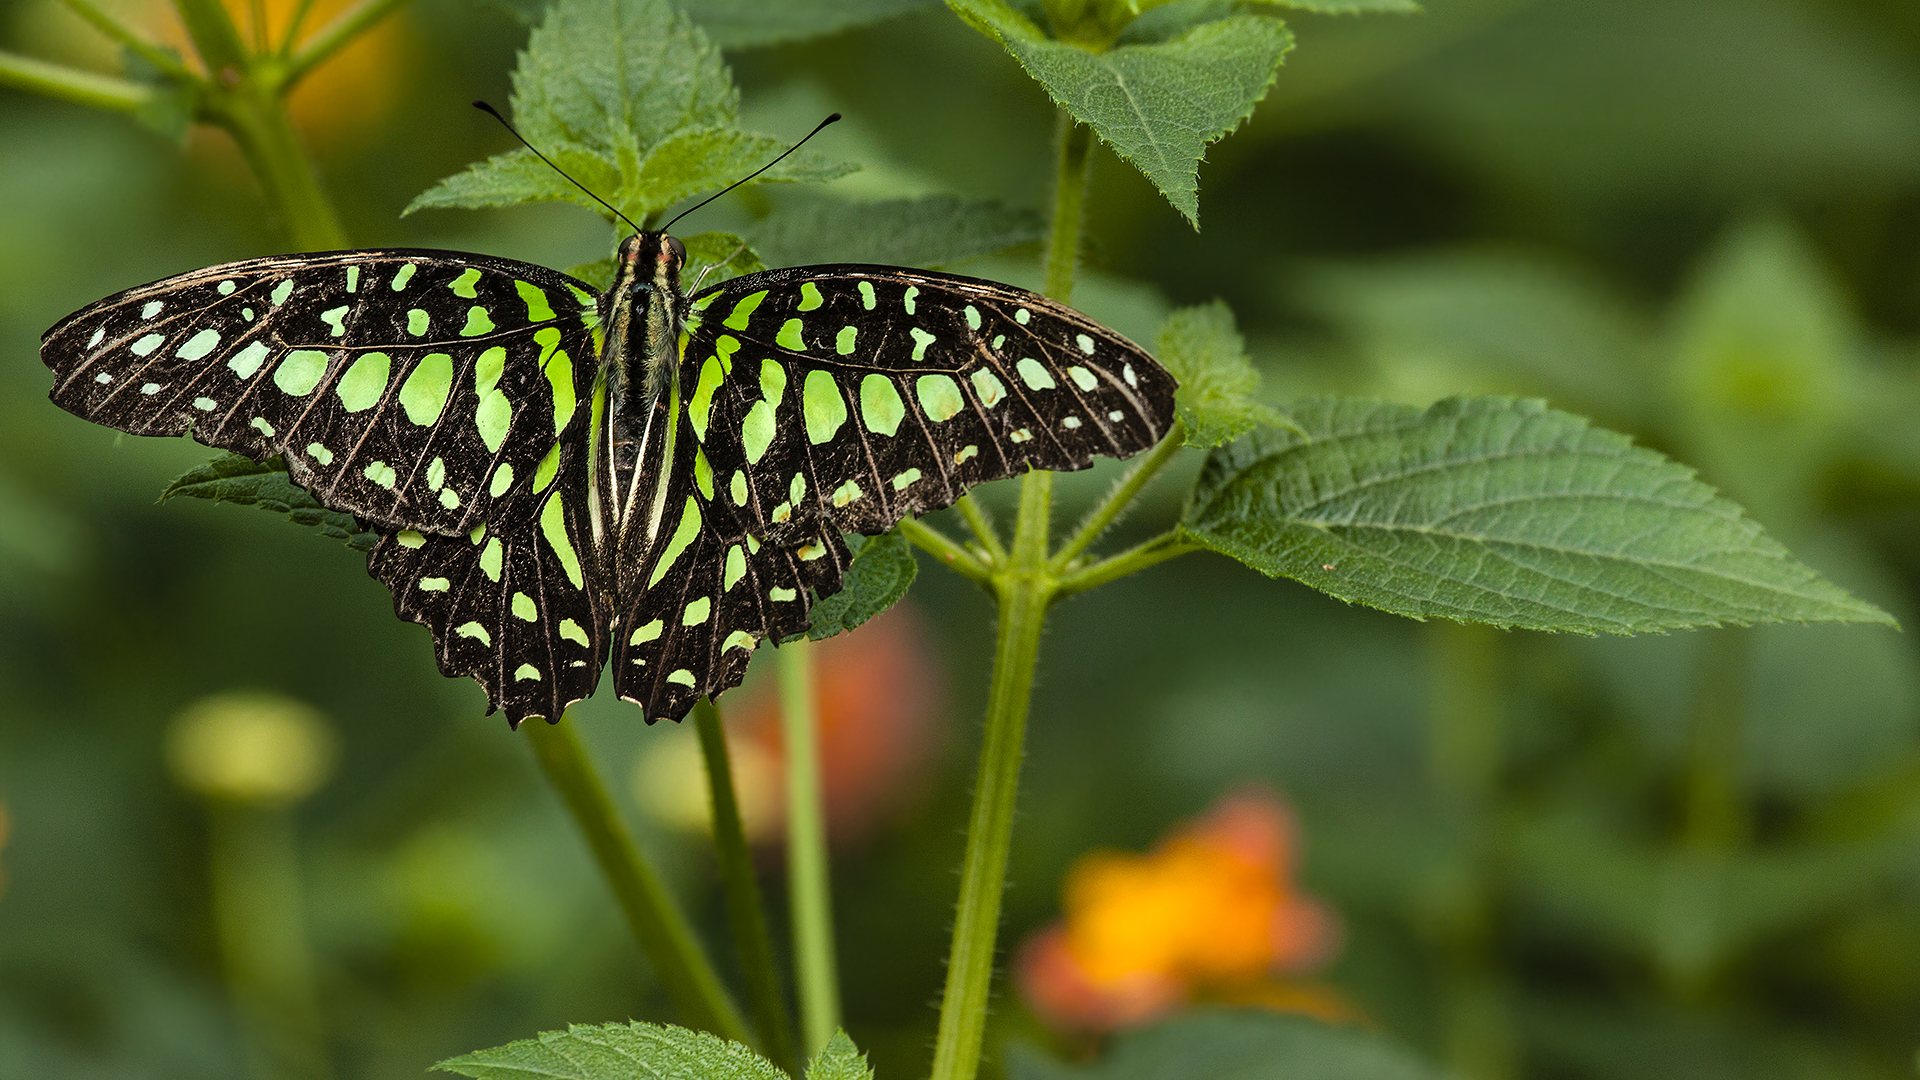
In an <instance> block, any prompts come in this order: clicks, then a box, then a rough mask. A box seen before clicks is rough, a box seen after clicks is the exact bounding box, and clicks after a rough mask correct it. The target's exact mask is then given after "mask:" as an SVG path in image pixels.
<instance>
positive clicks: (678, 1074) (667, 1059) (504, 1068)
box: [434, 1021, 791, 1080]
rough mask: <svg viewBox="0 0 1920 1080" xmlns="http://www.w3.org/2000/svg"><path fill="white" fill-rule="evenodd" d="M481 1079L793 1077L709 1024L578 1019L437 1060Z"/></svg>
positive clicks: (746, 1079) (739, 1079)
mask: <svg viewBox="0 0 1920 1080" xmlns="http://www.w3.org/2000/svg"><path fill="white" fill-rule="evenodd" d="M434 1068H436V1069H439V1070H441V1071H443V1072H450V1073H458V1074H459V1075H461V1076H470V1077H474V1078H475V1080H633V1078H634V1077H637V1076H645V1077H655V1078H658V1080H791V1078H790V1077H788V1076H787V1074H786V1073H784V1072H782V1071H780V1069H779V1067H778V1066H776V1065H774V1063H773V1062H771V1061H768V1060H767V1059H766V1058H763V1057H761V1056H760V1055H758V1054H756V1053H754V1052H753V1051H752V1050H751V1049H748V1048H747V1047H745V1046H742V1045H741V1044H739V1043H736V1042H729V1041H727V1040H726V1039H722V1038H719V1037H718V1036H715V1035H709V1034H707V1033H706V1032H704V1031H691V1030H688V1029H687V1028H680V1027H669V1026H666V1025H661V1024H643V1023H640V1022H638V1021H630V1022H628V1023H625V1024H620V1023H612V1024H575V1025H572V1026H570V1027H568V1028H567V1030H565V1031H545V1032H541V1033H540V1034H539V1035H537V1036H535V1037H533V1038H531V1039H522V1040H520V1041H519V1042H511V1043H508V1044H506V1045H505V1046H496V1047H494V1048H492V1049H490V1050H476V1051H474V1052H473V1053H471V1054H462V1055H461V1056H459V1057H457V1058H449V1059H447V1060H446V1061H442V1062H440V1063H439V1064H437V1065H435V1066H434Z"/></svg>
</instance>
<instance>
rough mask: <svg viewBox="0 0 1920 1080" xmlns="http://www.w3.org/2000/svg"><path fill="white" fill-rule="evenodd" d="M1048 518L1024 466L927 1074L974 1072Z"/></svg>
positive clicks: (1082, 179) (1064, 267)
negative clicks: (958, 884) (949, 941)
mask: <svg viewBox="0 0 1920 1080" xmlns="http://www.w3.org/2000/svg"><path fill="white" fill-rule="evenodd" d="M1059 117H1060V119H1059V127H1058V132H1059V139H1058V143H1057V149H1058V152H1059V156H1058V158H1057V162H1056V173H1055V181H1054V199H1053V223H1052V232H1051V234H1050V236H1049V238H1048V242H1047V278H1046V281H1047V284H1046V289H1047V295H1048V296H1051V297H1053V298H1054V299H1055V300H1058V301H1060V302H1061V303H1066V302H1067V301H1068V299H1069V298H1070V297H1072V295H1073V277H1074V273H1075V271H1076V270H1077V269H1078V267H1079V253H1080V228H1081V224H1082V221H1083V219H1084V216H1085V206H1086V188H1087V174H1088V169H1089V165H1090V163H1091V161H1092V157H1091V154H1092V150H1093V133H1092V132H1091V131H1090V130H1088V129H1087V128H1086V127H1085V126H1084V125H1081V124H1077V123H1075V122H1074V120H1073V118H1072V117H1071V116H1069V115H1068V114H1067V112H1066V110H1065V109H1062V110H1060V113H1059ZM1052 514H1053V474H1052V473H1050V472H1030V473H1028V474H1027V475H1026V476H1024V477H1022V478H1021V481H1020V509H1019V512H1018V515H1017V516H1016V517H1015V519H1014V525H1013V543H1012V544H1011V545H1010V546H1009V547H1008V549H1007V553H1006V557H1005V558H1004V559H996V560H995V562H996V563H997V564H998V565H997V566H996V572H995V573H994V575H993V579H992V587H993V593H994V600H995V603H996V605H997V606H998V608H999V627H998V631H997V636H996V639H995V644H994V658H993V678H992V681H991V682H990V683H989V685H988V687H987V716H986V731H985V735H984V738H983V739H982V741H981V745H980V766H979V770H978V772H977V773H976V774H975V779H974V785H973V809H972V810H971V812H970V813H969V816H968V820H967V850H966V855H965V857H964V859H963V860H962V862H961V867H960V898H959V901H958V902H957V904H956V905H955V911H954V920H953V945H952V949H951V951H950V952H949V953H948V955H947V981H946V988H945V992H944V993H943V994H942V995H941V998H940V1027H939V1030H938V1032H937V1033H936V1034H935V1036H934V1046H933V1074H932V1080H973V1077H974V1074H975V1073H977V1072H978V1071H979V1068H980V1047H981V1043H982V1042H983V1041H984V1040H985V1038H986V1032H987V1005H988V1003H989V1001H990V999H991V996H992V992H993V958H994V953H995V950H996V946H997V943H998V939H999V936H1000V898H1001V893H1002V892H1004V891H1005V888H1006V882H1007V853H1008V851H1009V850H1010V849H1011V847H1012V844H1013V815H1014V810H1015V809H1016V808H1017V807H1018V805H1019V795H1020V759H1021V757H1022V755H1023V754H1024V753H1025V744H1026V730H1027V710H1028V708H1029V706H1030V705H1031V703H1032V697H1033V672H1034V666H1035V665H1036V664H1037V663H1039V660H1040V632H1041V629H1042V627H1044V626H1045V624H1046V616H1047V608H1048V607H1050V606H1051V605H1052V604H1053V601H1054V599H1055V597H1057V596H1058V595H1059V593H1058V582H1057V581H1056V580H1055V579H1054V576H1053V573H1052V570H1051V562H1050V560H1049V559H1048V557H1047V540H1048V533H1049V531H1050V528H1051V521H1052Z"/></svg>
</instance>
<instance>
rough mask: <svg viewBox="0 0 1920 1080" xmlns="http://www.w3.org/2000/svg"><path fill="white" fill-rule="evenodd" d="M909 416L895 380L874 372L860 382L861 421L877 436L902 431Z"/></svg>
mask: <svg viewBox="0 0 1920 1080" xmlns="http://www.w3.org/2000/svg"><path fill="white" fill-rule="evenodd" d="M906 415H907V406H906V403H905V402H903V401H901V400H900V389H899V388H898V387H896V386H894V385H893V380H892V379H890V378H888V377H887V376H885V375H882V374H880V373H879V372H877V371H876V372H874V373H872V374H870V375H868V376H867V377H866V378H864V379H862V380H860V419H861V420H862V421H863V422H864V423H865V424H866V425H867V430H868V431H871V432H873V433H874V434H876V435H892V434H893V433H894V432H896V431H898V430H900V421H901V420H903V419H905V418H906Z"/></svg>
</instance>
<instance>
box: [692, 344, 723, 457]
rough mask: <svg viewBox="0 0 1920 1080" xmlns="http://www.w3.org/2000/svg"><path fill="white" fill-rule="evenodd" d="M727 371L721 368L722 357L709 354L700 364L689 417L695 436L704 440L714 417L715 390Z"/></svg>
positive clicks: (718, 387)
mask: <svg viewBox="0 0 1920 1080" xmlns="http://www.w3.org/2000/svg"><path fill="white" fill-rule="evenodd" d="M725 377H726V373H725V372H723V371H721V370H720V358H719V357H717V356H709V357H707V359H706V362H705V363H703V364H701V365H700V382H699V384H698V385H696V386H695V387H694V388H693V396H692V397H691V398H689V399H687V419H688V420H689V421H691V422H692V424H693V436H694V438H696V439H699V440H700V441H702V442H705V441H706V438H707V422H708V421H709V420H711V419H712V417H713V395H714V391H716V390H719V389H720V380H721V379H723V378H725Z"/></svg>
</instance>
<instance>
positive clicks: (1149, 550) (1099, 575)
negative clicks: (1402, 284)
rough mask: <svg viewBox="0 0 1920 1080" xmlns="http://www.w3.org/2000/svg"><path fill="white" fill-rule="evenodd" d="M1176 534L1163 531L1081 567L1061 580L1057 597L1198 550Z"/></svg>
mask: <svg viewBox="0 0 1920 1080" xmlns="http://www.w3.org/2000/svg"><path fill="white" fill-rule="evenodd" d="M1177 536H1178V534H1177V533H1172V532H1164V533H1161V534H1160V535H1159V536H1156V537H1154V538H1153V539H1151V540H1148V541H1146V542H1145V543H1143V544H1139V545H1136V546H1134V547H1131V548H1128V549H1127V550H1125V551H1123V552H1121V553H1120V554H1118V555H1114V556H1112V557H1110V558H1106V559H1101V560H1100V561H1099V562H1096V563H1093V564H1091V565H1089V566H1083V567H1081V568H1079V569H1077V570H1075V571H1073V572H1072V573H1069V574H1067V575H1065V576H1063V577H1062V578H1060V582H1059V586H1058V590H1059V593H1060V595H1062V596H1067V595H1070V594H1072V593H1078V592H1086V591H1087V590H1088V589H1091V588H1094V587H1096V586H1099V585H1105V584H1106V583H1107V582H1109V581H1116V580H1118V579H1120V578H1123V577H1126V576H1127V575H1128V574H1137V573H1139V572H1140V571H1142V570H1145V569H1146V568H1147V567H1149V566H1155V565H1157V564H1159V563H1163V562H1166V561H1167V560H1168V559H1172V558H1177V557H1179V556H1181V555H1185V554H1186V553H1187V552H1189V551H1199V550H1200V546H1199V545H1198V544H1189V543H1187V542H1185V541H1184V540H1179V539H1176V537H1177Z"/></svg>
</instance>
